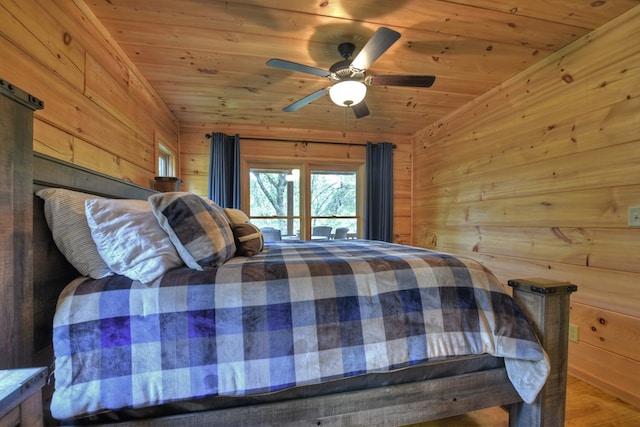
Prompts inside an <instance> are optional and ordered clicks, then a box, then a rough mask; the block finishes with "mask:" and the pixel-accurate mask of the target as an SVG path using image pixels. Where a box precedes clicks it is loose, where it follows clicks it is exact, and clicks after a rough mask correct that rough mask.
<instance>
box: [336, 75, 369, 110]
mask: <svg viewBox="0 0 640 427" xmlns="http://www.w3.org/2000/svg"><path fill="white" fill-rule="evenodd" d="M366 94H367V86H366V85H365V84H364V83H362V82H359V81H356V80H342V81H340V82H338V83H336V84H334V85H333V86H331V88H330V89H329V97H330V98H331V100H332V101H333V102H334V104H336V105H339V106H341V107H351V106H352V105H357V104H359V103H361V102H362V100H363V99H364V97H365V95H366Z"/></svg>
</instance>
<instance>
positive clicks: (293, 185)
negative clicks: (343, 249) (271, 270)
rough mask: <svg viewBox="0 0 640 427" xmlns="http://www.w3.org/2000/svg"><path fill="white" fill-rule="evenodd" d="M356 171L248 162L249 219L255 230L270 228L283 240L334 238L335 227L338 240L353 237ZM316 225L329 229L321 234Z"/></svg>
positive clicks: (357, 208) (357, 210) (357, 213)
mask: <svg viewBox="0 0 640 427" xmlns="http://www.w3.org/2000/svg"><path fill="white" fill-rule="evenodd" d="M360 169H361V167H360V166H357V165H343V166H332V165H307V164H282V165H260V164H249V191H248V193H249V216H250V218H251V221H252V222H253V223H254V224H256V225H257V226H258V227H260V228H265V227H271V228H274V229H275V230H276V231H277V232H279V236H280V238H282V239H303V240H306V239H309V238H311V239H326V238H335V237H336V230H339V229H340V231H339V232H338V236H337V237H338V238H347V237H355V236H357V235H358V233H359V230H360V228H361V218H362V214H361V211H362V206H363V203H362V200H361V198H362V196H361V195H362V191H361V190H360V188H361V178H360V176H361V172H360ZM316 227H329V229H327V228H325V229H324V230H325V232H324V233H323V232H322V230H321V229H317V228H316ZM326 230H329V231H328V232H326ZM345 230H347V231H345ZM345 233H346V234H345Z"/></svg>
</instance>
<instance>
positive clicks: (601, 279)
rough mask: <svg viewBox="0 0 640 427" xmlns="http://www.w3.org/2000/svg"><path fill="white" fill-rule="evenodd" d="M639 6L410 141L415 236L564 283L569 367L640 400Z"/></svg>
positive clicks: (505, 274) (494, 265)
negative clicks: (633, 217)
mask: <svg viewBox="0 0 640 427" xmlns="http://www.w3.org/2000/svg"><path fill="white" fill-rule="evenodd" d="M638 40H640V6H638V7H636V8H634V9H632V10H631V11H630V12H628V13H626V14H625V15H622V16H621V17H619V18H617V19H615V20H614V21H612V22H610V23H608V24H606V25H604V26H603V27H601V28H599V29H597V30H596V31H594V32H592V33H591V34H589V35H587V36H585V37H584V38H582V39H580V40H578V41H576V42H575V43H573V44H571V45H570V46H568V47H566V48H565V49H563V50H562V51H560V52H558V53H557V54H555V55H553V56H552V57H550V58H548V59H545V60H544V61H543V63H541V64H539V65H536V66H534V67H532V68H531V69H529V70H527V71H525V72H523V73H521V74H519V75H517V76H515V77H514V78H512V79H511V80H509V81H507V82H505V83H504V84H502V85H501V86H500V87H498V88H496V89H495V90H492V91H490V92H489V93H487V94H486V95H484V96H481V97H479V98H478V99H476V100H474V101H473V102H472V103H470V104H468V105H466V106H465V107H464V108H461V109H459V110H458V111H456V112H454V113H453V114H451V115H449V116H448V117H446V118H445V119H444V120H442V121H441V122H439V123H436V124H435V125H433V126H429V127H428V128H426V129H424V130H422V131H420V132H419V133H418V134H416V136H415V140H414V165H413V194H414V197H413V218H414V224H413V237H414V243H415V244H416V245H418V246H423V247H428V248H436V249H439V250H443V251H450V252H456V253H461V254H467V255H470V256H472V257H474V258H477V259H479V260H481V261H482V262H484V263H485V264H486V265H487V266H488V267H489V268H491V269H492V270H493V271H494V272H495V273H496V274H497V276H498V277H499V278H500V280H501V281H502V282H503V283H506V281H507V279H508V278H514V277H523V276H524V277H547V278H552V279H558V280H562V281H571V282H572V283H575V284H577V285H578V287H579V289H578V292H577V293H576V294H574V295H573V296H572V312H571V322H572V323H574V324H576V325H578V326H579V341H578V342H577V343H570V358H569V370H570V372H571V373H573V374H575V375H576V376H578V377H581V378H583V379H586V380H587V381H590V382H592V383H594V384H596V385H598V386H600V387H602V388H604V389H605V390H608V391H610V392H613V393H614V394H616V395H617V396H619V397H621V398H623V399H625V400H628V401H629V402H632V403H634V404H635V405H636V406H640V381H639V379H640V353H638V348H639V347H640V228H635V229H633V228H628V227H627V213H628V208H629V207H630V206H640V44H639V43H638Z"/></svg>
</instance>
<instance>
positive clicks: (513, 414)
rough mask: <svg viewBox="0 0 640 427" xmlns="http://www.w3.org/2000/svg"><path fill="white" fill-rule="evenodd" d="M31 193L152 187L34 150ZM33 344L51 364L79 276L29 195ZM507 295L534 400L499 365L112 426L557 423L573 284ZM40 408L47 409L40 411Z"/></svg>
mask: <svg viewBox="0 0 640 427" xmlns="http://www.w3.org/2000/svg"><path fill="white" fill-rule="evenodd" d="M33 162H34V164H33V170H34V181H33V182H34V191H37V190H38V189H40V188H44V187H63V188H68V189H74V190H78V191H84V192H88V193H93V194H98V195H102V196H108V197H115V198H134V199H146V198H147V197H148V196H149V195H150V194H152V193H153V191H152V190H149V189H146V188H143V187H140V186H137V185H133V184H130V183H126V182H123V181H120V180H117V179H114V178H110V177H108V176H105V175H101V174H98V173H95V172H92V171H90V170H87V169H84V168H80V167H77V166H74V165H71V164H69V163H65V162H61V161H58V160H55V159H52V158H50V157H47V156H43V155H40V154H35V155H34V158H33ZM33 206H34V209H33V210H34V212H33V218H34V219H33V223H34V230H33V235H34V237H33V254H34V285H33V286H34V296H35V300H34V335H33V340H34V349H35V350H36V351H40V353H39V357H37V358H36V359H35V360H40V361H43V363H44V362H46V363H47V364H50V363H52V359H51V358H52V356H51V345H50V342H51V329H52V317H53V311H54V309H55V304H56V299H57V296H58V294H59V293H60V291H61V290H62V288H63V287H64V286H65V285H66V284H67V283H68V282H70V281H71V280H72V279H73V278H75V277H77V276H78V273H77V272H76V271H75V270H74V269H73V267H71V266H70V265H69V264H68V263H67V262H66V260H65V259H64V257H62V255H61V254H60V252H59V251H58V250H57V248H56V247H55V244H54V243H53V240H52V238H51V233H50V232H49V229H48V227H47V224H46V221H45V219H44V213H43V202H42V200H40V199H39V198H38V197H37V196H34V205H33ZM509 285H510V286H512V287H513V290H514V292H513V293H514V298H515V299H516V301H517V302H518V304H519V306H520V307H521V308H522V309H523V311H524V312H525V314H526V315H527V316H528V318H529V320H530V321H531V323H532V324H533V325H534V328H535V330H536V332H537V333H538V334H539V337H540V339H541V342H542V345H543V346H544V348H545V350H546V351H547V353H548V355H549V357H550V361H551V375H550V378H549V380H548V381H547V384H546V385H545V387H544V389H543V390H542V392H541V393H540V395H539V396H538V398H537V400H536V401H535V402H534V403H533V404H525V403H523V402H522V401H521V400H520V397H519V396H518V394H517V393H516V391H515V389H514V388H513V386H512V385H511V383H510V381H509V379H508V378H507V374H506V371H505V369H504V368H501V369H492V370H488V371H481V372H476V373H470V374H463V375H456V376H453V377H447V378H441V379H436V380H428V381H418V382H413V383H408V384H401V385H393V386H384V387H378V388H374V389H368V390H359V391H354V392H348V393H339V394H333V395H327V396H318V397H311V398H304V399H296V400H290V401H281V402H275V403H266V404H261V405H252V406H244V407H237V408H230V409H218V410H212V411H205V412H194V413H188V414H184V415H178V416H171V417H163V418H156V419H149V420H140V421H135V422H133V421H132V422H123V423H119V424H116V425H119V426H131V427H133V426H214V425H221V426H241V425H247V426H257V425H280V426H284V425H295V426H304V425H309V426H319V425H321V426H328V425H341V426H357V425H362V426H375V425H385V426H386V425H408V424H413V423H418V422H422V421H427V420H433V419H438V418H444V417H449V416H453V415H459V414H464V413H467V412H470V411H474V410H478V409H483V408H487V407H492V406H504V407H505V408H506V409H508V410H509V414H510V425H512V426H515V425H518V426H527V427H530V426H552V425H554V426H555V425H558V426H562V425H564V411H565V390H566V375H567V353H568V343H567V337H568V326H569V298H570V294H571V292H573V291H575V290H576V287H575V286H574V285H572V284H570V283H561V282H554V281H549V280H544V279H518V280H511V281H509ZM45 412H46V411H45Z"/></svg>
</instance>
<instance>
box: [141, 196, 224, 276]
mask: <svg viewBox="0 0 640 427" xmlns="http://www.w3.org/2000/svg"><path fill="white" fill-rule="evenodd" d="M149 203H151V209H152V210H153V213H154V215H155V216H156V218H157V219H158V223H159V224H160V227H162V229H163V230H164V231H166V232H167V234H168V235H169V238H170V239H171V241H172V242H173V244H174V245H175V247H176V249H177V250H178V254H180V257H181V258H182V260H183V261H184V262H185V264H187V266H189V268H192V269H195V270H202V267H207V266H214V267H215V266H219V265H221V264H223V263H224V262H225V261H227V260H228V259H229V258H231V257H233V256H234V255H235V252H236V244H235V240H234V237H233V232H232V231H231V227H230V226H229V220H228V219H227V216H226V215H225V214H224V211H223V210H222V208H220V207H219V206H218V205H216V204H215V203H213V204H212V203H207V202H206V201H205V200H204V199H203V198H201V197H199V196H197V195H195V194H192V193H184V192H172V193H160V194H154V195H153V196H150V197H149Z"/></svg>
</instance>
